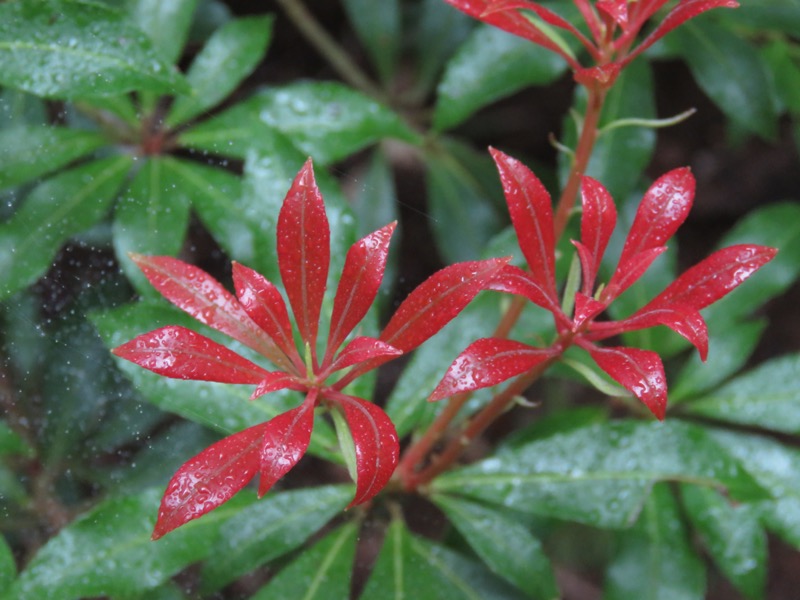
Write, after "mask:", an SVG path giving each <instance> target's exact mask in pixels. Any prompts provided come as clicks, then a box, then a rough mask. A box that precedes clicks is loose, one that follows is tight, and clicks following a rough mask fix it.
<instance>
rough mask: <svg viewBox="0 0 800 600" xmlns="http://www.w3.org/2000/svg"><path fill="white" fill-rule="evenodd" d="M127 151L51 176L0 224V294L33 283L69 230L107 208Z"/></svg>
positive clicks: (97, 217) (86, 225)
mask: <svg viewBox="0 0 800 600" xmlns="http://www.w3.org/2000/svg"><path fill="white" fill-rule="evenodd" d="M131 164H132V162H131V159H130V157H127V156H115V157H110V158H104V159H101V160H97V161H94V162H91V163H87V164H85V165H81V166H80V167H76V168H74V169H71V170H69V171H65V172H64V173H62V174H60V175H57V176H55V177H51V178H50V179H49V180H47V181H45V182H44V183H42V184H40V185H38V186H37V187H36V188H34V190H33V191H32V192H31V193H30V194H29V195H28V198H27V199H26V201H25V203H24V204H23V206H22V207H21V208H20V210H19V211H18V212H17V213H16V214H15V215H14V216H13V217H12V218H11V220H9V221H7V222H6V223H3V224H0V299H3V298H7V297H8V296H9V295H10V294H12V293H13V292H15V291H17V290H20V289H22V288H23V287H25V286H26V285H28V284H30V283H33V282H34V281H35V280H36V279H37V278H38V277H40V276H41V275H42V274H43V273H44V272H45V271H46V270H47V268H48V267H49V266H50V262H51V261H52V259H53V256H54V255H55V253H56V252H57V251H58V249H59V248H60V247H61V245H62V244H63V243H64V241H65V240H67V239H68V238H70V237H71V236H73V235H75V234H77V233H80V232H81V231H84V230H85V229H88V228H89V227H91V226H92V225H94V224H95V223H96V222H97V221H99V220H100V219H101V218H103V216H105V214H106V213H107V212H108V209H109V207H110V206H111V203H112V202H113V200H114V198H115V197H116V194H117V192H118V190H119V189H120V187H121V186H122V183H123V181H124V179H125V176H126V175H127V172H128V170H129V169H130V167H131Z"/></svg>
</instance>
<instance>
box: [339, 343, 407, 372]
mask: <svg viewBox="0 0 800 600" xmlns="http://www.w3.org/2000/svg"><path fill="white" fill-rule="evenodd" d="M401 354H403V351H402V350H398V349H397V348H395V347H394V346H390V345H389V344H387V343H386V342H382V341H381V340H376V339H375V338H371V337H366V336H362V337H357V338H355V339H353V340H352V341H351V342H350V343H348V344H347V345H346V346H345V347H344V348H342V351H341V352H340V353H339V354H338V355H337V357H336V360H335V361H333V363H332V364H331V366H330V370H331V372H332V373H333V372H335V371H339V370H341V369H346V368H347V367H352V366H353V365H356V364H358V363H363V362H366V361H374V362H371V363H370V367H371V368H376V367H377V366H378V365H380V364H383V362H386V361H389V360H391V359H393V358H396V357H398V356H400V355H401Z"/></svg>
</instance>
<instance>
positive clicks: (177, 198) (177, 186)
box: [113, 157, 191, 294]
mask: <svg viewBox="0 0 800 600" xmlns="http://www.w3.org/2000/svg"><path fill="white" fill-rule="evenodd" d="M176 164H177V161H176V160H174V159H171V158H169V157H152V158H149V159H147V160H146V162H145V164H143V165H142V166H141V167H140V169H139V172H138V173H136V176H135V177H134V178H133V181H131V183H130V186H129V187H128V189H127V191H125V192H124V193H123V194H122V197H121V199H120V201H119V202H118V203H117V207H116V211H115V213H114V226H113V230H114V250H115V252H116V254H117V260H118V261H119V262H120V265H121V266H122V268H123V270H124V271H125V274H126V275H127V277H128V279H129V280H130V281H131V283H133V284H134V285H135V286H136V289H137V290H139V292H140V293H143V294H153V293H155V292H154V290H153V286H152V285H150V283H149V282H148V281H147V278H146V277H145V276H144V275H143V274H142V272H141V271H140V270H139V268H138V267H137V266H136V265H135V264H134V263H133V261H132V260H131V259H130V258H129V256H128V253H129V252H137V253H140V254H156V255H165V254H168V255H171V256H174V255H176V254H177V253H178V251H179V250H180V249H181V247H182V246H183V240H184V238H185V237H186V229H187V227H188V225H189V206H190V198H191V195H190V194H189V193H187V190H186V188H185V186H184V180H183V178H182V177H180V176H179V175H178V172H179V171H176V169H175V168H173V167H174V165H176Z"/></svg>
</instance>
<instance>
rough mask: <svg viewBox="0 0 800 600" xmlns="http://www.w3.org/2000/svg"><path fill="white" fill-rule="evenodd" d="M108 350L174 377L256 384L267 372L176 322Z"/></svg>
mask: <svg viewBox="0 0 800 600" xmlns="http://www.w3.org/2000/svg"><path fill="white" fill-rule="evenodd" d="M112 352H113V353H114V354H116V355H117V356H119V357H120V358H124V359H125V360H129V361H131V362H132V363H135V364H137V365H139V366H140V367H144V368H145V369H148V370H150V371H153V372H154V373H158V374H159V375H163V376H165V377H172V378H175V379H194V380H196V381H216V382H219V383H258V382H260V381H261V380H262V379H264V377H266V376H267V375H269V372H268V371H266V370H264V369H262V368H261V367H259V366H258V365H257V364H255V363H252V362H250V361H249V360H247V359H246V358H243V357H241V356H239V355H238V354H236V353H235V352H234V351H233V350H229V349H228V348H226V347H225V346H222V345H220V344H218V343H217V342H215V341H214V340H212V339H209V338H207V337H206V336H204V335H201V334H199V333H197V332H196V331H192V330H191V329H187V328H186V327H181V326H180V325H169V326H167V327H161V328H160V329H156V330H154V331H151V332H149V333H143V334H142V335H140V336H137V337H135V338H134V339H132V340H131V341H129V342H126V343H124V344H122V345H121V346H117V347H116V348H114V349H113V350H112Z"/></svg>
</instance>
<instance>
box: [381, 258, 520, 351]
mask: <svg viewBox="0 0 800 600" xmlns="http://www.w3.org/2000/svg"><path fill="white" fill-rule="evenodd" d="M508 260H509V259H507V258H491V259H488V260H479V261H474V262H461V263H456V264H454V265H450V266H449V267H445V268H444V269H441V270H440V271H437V272H436V273H434V274H433V275H431V276H430V277H429V278H428V279H426V280H425V281H423V282H422V283H421V284H420V285H419V286H417V288H416V289H415V290H414V291H413V292H411V293H410V294H409V295H408V297H407V298H406V299H405V300H404V301H403V303H402V304H401V305H400V306H399V307H398V308H397V310H396V311H395V313H394V315H393V316H392V318H391V319H390V321H389V323H388V324H387V325H386V327H385V328H384V330H383V332H382V333H381V335H380V339H381V340H382V341H384V342H386V343H387V344H390V345H392V346H394V347H395V348H397V349H399V350H402V351H403V352H409V351H411V350H413V349H414V348H416V347H417V346H419V345H420V344H421V343H422V342H424V341H425V340H427V339H428V338H429V337H431V336H432V335H434V334H435V333H437V332H438V331H439V330H440V329H441V328H442V327H444V326H445V325H447V323H449V322H450V321H451V320H452V319H453V318H455V316H456V315H458V313H460V312H461V311H462V310H464V308H465V307H466V306H467V304H469V303H470V301H471V300H472V299H473V298H474V297H475V296H476V295H477V294H478V292H480V291H481V290H484V289H487V288H488V287H489V284H490V283H491V281H492V279H493V278H494V277H495V276H496V275H497V274H498V273H499V272H500V270H501V269H502V268H503V266H504V265H505V264H506V263H507V262H508Z"/></svg>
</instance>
